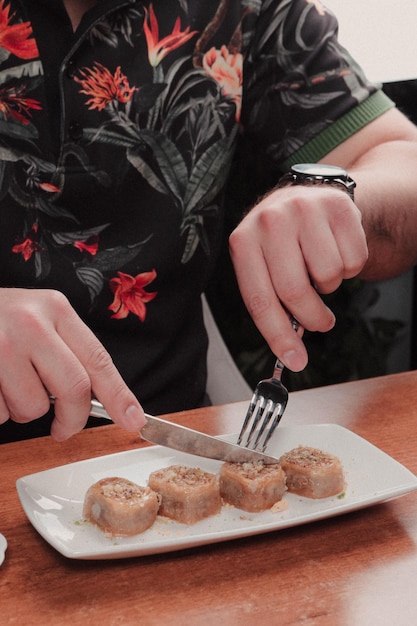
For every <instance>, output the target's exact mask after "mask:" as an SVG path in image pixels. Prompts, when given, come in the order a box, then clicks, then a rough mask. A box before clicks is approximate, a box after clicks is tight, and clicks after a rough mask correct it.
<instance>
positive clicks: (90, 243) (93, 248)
mask: <svg viewBox="0 0 417 626" xmlns="http://www.w3.org/2000/svg"><path fill="white" fill-rule="evenodd" d="M73 245H74V247H75V248H77V249H78V250H80V252H88V253H89V254H91V256H95V255H96V254H97V252H98V236H97V235H92V236H91V237H89V238H88V239H85V240H84V241H75V242H74V244H73Z"/></svg>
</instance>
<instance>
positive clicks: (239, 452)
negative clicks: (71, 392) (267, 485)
mask: <svg viewBox="0 0 417 626" xmlns="http://www.w3.org/2000/svg"><path fill="white" fill-rule="evenodd" d="M50 400H51V402H52V403H53V402H54V401H55V398H54V397H53V396H50ZM90 415H92V416H93V417H104V418H105V419H108V420H110V419H111V418H110V416H109V414H108V413H107V411H106V409H105V408H104V407H103V405H102V404H101V402H99V401H98V400H94V399H93V400H92V401H91V410H90ZM145 416H146V420H147V422H146V424H145V426H143V427H142V428H141V430H140V431H139V432H140V436H141V437H142V438H143V439H145V440H146V441H150V442H151V443H157V444H159V445H161V446H166V447H167V448H173V449H174V450H179V451H180V452H186V453H187V454H194V455H196V456H202V457H205V458H208V459H215V460H217V461H228V462H230V463H248V462H252V461H263V463H265V464H266V465H271V464H273V463H278V462H279V461H278V459H276V458H275V457H273V456H269V455H267V454H264V453H263V452H257V451H255V450H249V449H248V448H244V447H243V446H238V445H237V444H235V443H229V442H228V441H224V440H223V439H218V438H217V437H211V436H210V435H206V434H205V433H201V432H199V431H197V430H193V429H192V428H187V427H186V426H180V425H179V424H174V423H173V422H167V421H166V420H163V419H161V418H160V417H154V416H152V415H148V414H146V415H145Z"/></svg>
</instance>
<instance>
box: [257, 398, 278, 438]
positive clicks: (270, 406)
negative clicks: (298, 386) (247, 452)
mask: <svg viewBox="0 0 417 626" xmlns="http://www.w3.org/2000/svg"><path fill="white" fill-rule="evenodd" d="M281 407H282V404H276V403H275V402H273V401H272V400H271V399H269V400H268V401H267V402H266V405H265V410H264V412H263V415H262V424H261V427H260V428H259V430H258V436H257V437H256V439H255V442H254V444H253V449H254V450H256V449H257V447H258V446H259V445H261V439H262V435H263V434H264V432H265V429H266V427H267V426H268V424H269V422H270V420H271V418H272V416H273V414H274V413H275V411H276V409H278V410H281ZM272 426H273V424H272ZM272 426H271V427H270V429H269V431H268V432H267V433H266V437H267V440H266V441H268V440H269V438H270V436H271V435H272V432H270V431H271V428H272ZM269 433H270V434H269ZM268 435H269V436H268ZM264 447H266V442H265V441H264V443H263V444H262V448H264Z"/></svg>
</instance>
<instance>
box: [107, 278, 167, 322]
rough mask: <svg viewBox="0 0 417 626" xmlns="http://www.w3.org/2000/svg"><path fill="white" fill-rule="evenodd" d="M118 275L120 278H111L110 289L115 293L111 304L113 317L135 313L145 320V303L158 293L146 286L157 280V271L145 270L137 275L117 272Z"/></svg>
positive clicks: (117, 317)
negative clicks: (147, 289) (150, 291)
mask: <svg viewBox="0 0 417 626" xmlns="http://www.w3.org/2000/svg"><path fill="white" fill-rule="evenodd" d="M117 275H118V278H112V279H111V280H110V289H111V290H112V292H113V293H114V300H113V302H112V304H111V305H110V306H109V309H110V311H113V312H114V315H112V318H114V319H118V320H120V319H123V318H125V317H127V316H128V315H129V313H133V314H134V315H137V316H138V318H139V319H140V321H141V322H143V321H144V320H145V317H146V306H145V304H146V303H147V302H150V301H151V300H153V299H154V298H155V297H156V296H157V295H158V294H157V292H152V293H149V292H147V291H145V287H146V286H147V285H149V284H150V283H151V282H152V281H153V280H155V278H156V271H155V270H152V271H150V272H143V273H142V274H137V276H130V275H129V274H124V273H123V272H117Z"/></svg>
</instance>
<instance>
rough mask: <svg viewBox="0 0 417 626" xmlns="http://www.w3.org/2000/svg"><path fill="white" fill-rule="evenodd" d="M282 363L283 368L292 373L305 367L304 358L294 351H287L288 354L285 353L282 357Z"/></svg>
mask: <svg viewBox="0 0 417 626" xmlns="http://www.w3.org/2000/svg"><path fill="white" fill-rule="evenodd" d="M282 362H283V363H284V365H285V367H287V368H288V369H290V370H292V371H293V372H300V371H301V370H303V369H304V368H305V366H306V359H305V356H304V355H303V354H300V353H299V352H297V351H296V350H289V351H288V352H285V353H284V355H283V357H282Z"/></svg>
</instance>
